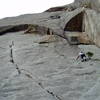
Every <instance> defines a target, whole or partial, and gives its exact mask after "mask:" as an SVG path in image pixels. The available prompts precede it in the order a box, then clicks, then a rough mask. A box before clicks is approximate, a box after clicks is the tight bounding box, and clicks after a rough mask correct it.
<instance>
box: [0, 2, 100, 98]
mask: <svg viewBox="0 0 100 100" xmlns="http://www.w3.org/2000/svg"><path fill="white" fill-rule="evenodd" d="M88 3H89V4H88ZM90 3H91V5H90ZM98 4H99V0H95V2H94V1H93V0H91V1H88V2H87V0H75V2H74V3H72V4H70V5H65V6H62V7H55V8H51V9H49V10H47V11H45V12H43V13H40V14H31V15H21V16H17V17H12V18H4V19H1V20H0V35H1V36H0V100H100V49H99V48H97V47H96V46H95V45H79V46H78V45H69V43H70V44H79V43H84V44H96V45H98V46H99V47H100V24H99V22H100V13H99V6H98ZM93 5H94V6H93ZM27 33H33V34H27ZM44 34H46V35H44ZM79 51H84V52H89V51H90V52H93V53H94V56H93V58H92V59H91V60H89V61H87V62H81V61H80V59H79V60H78V61H77V60H76V57H77V55H78V53H79Z"/></svg>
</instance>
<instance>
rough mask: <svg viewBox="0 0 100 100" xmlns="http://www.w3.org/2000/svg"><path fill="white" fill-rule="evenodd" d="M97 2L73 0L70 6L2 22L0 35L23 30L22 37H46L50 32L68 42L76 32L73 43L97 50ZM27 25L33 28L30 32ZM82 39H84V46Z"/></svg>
mask: <svg viewBox="0 0 100 100" xmlns="http://www.w3.org/2000/svg"><path fill="white" fill-rule="evenodd" d="M99 2H100V1H99V0H75V2H74V3H72V4H69V5H65V6H61V7H54V8H50V9H48V10H47V11H45V12H43V13H40V14H31V15H21V16H18V17H13V18H4V19H2V20H0V27H1V30H0V34H4V33H7V32H15V31H17V30H18V31H19V27H21V28H20V30H26V29H27V31H26V32H25V33H33V32H34V31H35V32H36V33H39V34H40V33H41V34H50V32H52V33H53V34H56V35H59V36H61V37H63V38H66V39H67V40H68V38H73V37H75V36H71V37H68V36H67V34H68V33H70V34H71V32H75V33H76V32H77V33H78V32H80V36H81V37H79V36H77V37H75V38H77V40H78V41H77V42H75V43H77V44H79V43H87V44H88V43H90V44H96V45H97V46H99V47H100V28H99V22H100V13H99V4H100V3H99ZM20 25H21V26H20ZM25 25H26V26H25ZM30 25H31V26H33V27H31V28H30ZM18 26H19V27H18ZM2 27H3V29H2ZM65 36H66V37H65ZM84 36H87V37H86V38H88V39H87V40H88V41H87V40H86V41H87V42H86V41H85V39H84ZM82 38H83V39H82ZM71 40H72V39H69V43H70V44H71V43H73V41H71ZM80 40H82V41H80ZM83 40H84V41H83Z"/></svg>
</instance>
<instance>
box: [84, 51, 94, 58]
mask: <svg viewBox="0 0 100 100" xmlns="http://www.w3.org/2000/svg"><path fill="white" fill-rule="evenodd" d="M86 55H87V56H88V58H91V57H93V55H94V53H92V52H87V53H86Z"/></svg>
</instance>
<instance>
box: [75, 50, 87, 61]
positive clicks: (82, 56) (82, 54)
mask: <svg viewBox="0 0 100 100" xmlns="http://www.w3.org/2000/svg"><path fill="white" fill-rule="evenodd" d="M78 58H81V61H82V62H84V61H87V58H86V55H85V53H84V52H82V51H81V52H79V54H78V56H77V58H76V60H77V59H78Z"/></svg>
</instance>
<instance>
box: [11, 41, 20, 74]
mask: <svg viewBox="0 0 100 100" xmlns="http://www.w3.org/2000/svg"><path fill="white" fill-rule="evenodd" d="M13 47H14V41H12V43H11V45H9V48H10V62H11V63H12V64H13V65H14V66H15V68H16V70H17V72H18V74H21V70H20V69H19V67H18V65H17V64H16V63H15V60H14V49H13Z"/></svg>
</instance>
